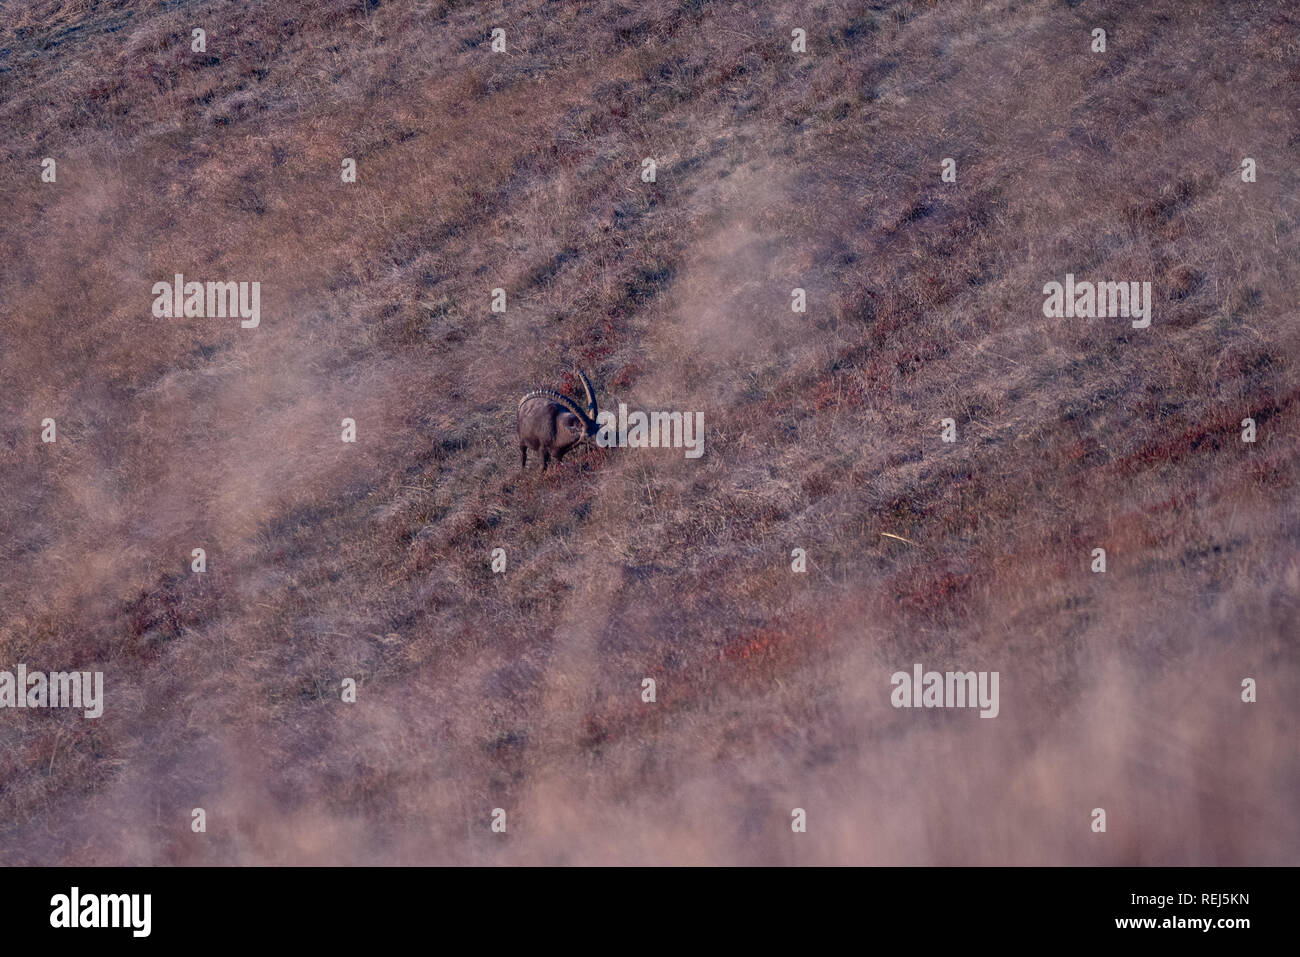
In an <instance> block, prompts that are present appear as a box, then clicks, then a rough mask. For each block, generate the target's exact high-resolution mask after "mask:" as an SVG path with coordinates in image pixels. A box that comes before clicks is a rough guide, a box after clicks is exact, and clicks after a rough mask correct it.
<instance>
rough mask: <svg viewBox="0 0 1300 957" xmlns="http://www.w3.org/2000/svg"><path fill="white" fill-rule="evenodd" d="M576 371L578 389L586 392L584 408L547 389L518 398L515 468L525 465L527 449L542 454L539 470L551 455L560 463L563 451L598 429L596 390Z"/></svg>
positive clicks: (574, 401) (573, 400) (563, 454)
mask: <svg viewBox="0 0 1300 957" xmlns="http://www.w3.org/2000/svg"><path fill="white" fill-rule="evenodd" d="M576 371H577V372H578V378H580V379H581V380H582V388H583V389H584V390H585V391H586V393H587V408H586V411H584V410H583V408H582V406H581V404H579V403H578V401H577V400H576V399H571V398H569V397H568V396H567V395H563V394H561V393H559V392H552V391H551V390H550V389H535V390H533V391H532V392H529V393H528V394H527V395H526V396H524V397H523V398H522V399H520V400H519V418H518V421H517V425H516V427H517V429H518V431H519V467H520V468H524V467H525V466H527V465H528V450H529V449H532V450H533V451H534V452H541V453H542V471H543V472H545V471H546V466H548V465H549V464H550V462H551V458H552V457H554V459H555V461H557V462H560V461H562V460H563V459H564V456H565V454H566V453H567V452H568V451H569V450H570V449H572V448H573V447H574V446H575V445H577V444H578V443H579V442H582V441H583V440H585V439H589V438H591V437H592V436H594V435H595V434H596V433H597V432H598V431H599V429H600V427H599V426H598V425H597V424H596V417H597V416H598V415H599V414H600V412H599V410H598V409H597V407H596V393H595V392H593V391H592V388H591V381H590V380H589V379H588V378H587V377H586V375H584V374H583V372H582V371H581V370H576Z"/></svg>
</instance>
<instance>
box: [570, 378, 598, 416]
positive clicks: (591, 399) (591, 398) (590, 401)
mask: <svg viewBox="0 0 1300 957" xmlns="http://www.w3.org/2000/svg"><path fill="white" fill-rule="evenodd" d="M573 371H574V372H576V373H578V378H579V379H581V380H582V387H583V388H584V389H586V390H587V414H588V415H589V416H591V420H592V421H593V422H594V421H595V420H596V416H597V415H599V414H600V412H599V410H598V409H597V408H596V393H595V392H594V391H593V390H592V388H591V380H590V379H588V378H587V376H586V374H585V373H584V372H583V371H582V370H581V369H579V368H578V367H577V366H574V367H573Z"/></svg>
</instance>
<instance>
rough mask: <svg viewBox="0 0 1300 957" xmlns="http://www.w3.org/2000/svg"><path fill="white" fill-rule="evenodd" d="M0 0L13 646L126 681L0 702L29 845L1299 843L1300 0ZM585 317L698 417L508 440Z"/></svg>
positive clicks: (2, 640) (758, 851) (3, 775)
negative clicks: (904, 707)
mask: <svg viewBox="0 0 1300 957" xmlns="http://www.w3.org/2000/svg"><path fill="white" fill-rule="evenodd" d="M13 6H14V7H16V9H14V10H12V11H9V10H7V11H6V14H5V15H4V16H5V17H7V19H5V20H0V51H2V52H0V128H3V129H4V130H5V131H6V135H5V137H4V138H3V140H2V141H0V160H2V166H0V168H3V169H4V170H5V173H4V175H3V176H2V177H0V207H2V208H3V209H5V210H6V216H5V219H4V221H3V224H0V308H2V309H3V315H4V323H3V326H0V346H2V349H0V382H3V383H4V386H3V392H0V430H2V431H0V484H2V486H3V488H4V490H5V495H4V496H3V499H0V527H3V528H4V529H5V534H4V536H3V537H0V667H8V668H12V667H13V665H15V664H16V663H18V662H25V663H26V664H27V665H28V666H29V667H30V668H33V669H37V668H46V669H51V670H54V669H62V668H70V667H81V668H85V669H91V670H93V669H102V670H103V671H104V672H105V680H106V688H107V709H106V714H105V716H104V717H103V718H102V719H100V720H98V721H85V720H84V719H82V718H80V717H79V716H74V715H71V714H65V713H59V712H46V713H31V712H4V713H2V714H0V835H2V836H3V838H4V840H3V841H2V842H0V846H2V847H3V848H4V850H3V852H0V860H3V861H5V862H8V863H33V862H41V863H46V862H55V861H57V862H89V863H105V864H106V863H236V862H238V863H287V862H295V863H340V862H342V863H357V862H371V861H383V862H403V863H417V862H418V863H428V862H489V861H490V862H567V863H576V862H584V863H585V862H631V861H646V862H711V863H718V862H765V863H796V862H836V863H843V862H863V863H1030V862H1036V863H1066V862H1073V863H1144V864H1145V863H1198V864H1210V863H1265V862H1268V863H1294V862H1295V861H1296V855H1297V851H1300V826H1298V825H1297V823H1296V822H1297V820H1298V819H1300V818H1298V817H1297V814H1296V810H1297V805H1296V794H1297V793H1300V789H1298V788H1297V785H1300V761H1298V759H1297V754H1296V751H1295V747H1294V740H1295V726H1296V718H1297V716H1298V714H1297V710H1298V709H1297V707H1296V705H1295V704H1294V702H1295V701H1296V700H1297V695H1298V694H1300V680H1298V679H1300V673H1298V672H1297V668H1296V663H1295V656H1294V648H1295V621H1296V613H1297V610H1298V606H1300V600H1298V598H1297V596H1298V595H1300V558H1298V557H1297V549H1296V543H1297V539H1298V538H1300V515H1297V507H1296V501H1297V496H1296V464H1297V455H1298V454H1300V442H1298V441H1297V440H1298V439H1300V414H1298V412H1300V410H1298V409H1297V404H1296V400H1297V397H1298V396H1300V380H1298V379H1297V368H1296V365H1297V356H1300V350H1298V347H1300V337H1298V335H1297V332H1298V329H1297V323H1296V289H1297V288H1300V285H1298V283H1297V279H1298V278H1300V276H1298V272H1300V269H1298V268H1297V266H1296V262H1295V256H1294V249H1295V241H1296V240H1295V237H1296V229H1297V226H1298V225H1300V221H1298V213H1300V210H1298V208H1297V207H1298V205H1300V189H1298V188H1297V187H1298V186H1300V182H1298V181H1297V174H1296V169H1297V165H1296V146H1297V139H1296V135H1295V130H1296V128H1297V124H1296V122H1295V121H1296V111H1297V106H1300V95H1298V94H1297V90H1300V84H1298V83H1297V80H1300V70H1298V68H1297V62H1298V61H1297V56H1296V54H1297V48H1298V45H1300V17H1298V16H1297V14H1296V13H1295V11H1294V10H1292V9H1290V8H1289V7H1288V5H1287V4H1285V3H1282V2H1280V0H1279V2H1271V3H1270V2H1262V3H1254V4H1248V5H1244V4H1238V5H1233V6H1232V7H1231V8H1229V7H1228V6H1227V5H1222V4H1217V3H1209V2H1203V3H1191V4H1189V3H1174V2H1172V0H1170V2H1156V3H1151V4H1142V5H1132V6H1134V7H1136V9H1130V8H1129V7H1128V6H1126V7H1125V8H1124V9H1123V12H1122V13H1121V12H1112V13H1093V12H1089V11H1088V10H1087V9H1086V8H1083V7H1079V8H1077V9H1076V8H1075V7H1074V5H1072V4H1067V3H1057V2H1047V0H1033V2H1011V0H1003V2H1000V3H991V4H983V3H980V4H975V3H945V4H939V3H927V2H889V3H879V4H872V5H866V4H860V3H850V2H829V3H824V4H817V5H815V6H814V7H812V8H809V7H808V6H806V5H803V4H795V3H771V4H766V5H764V6H763V8H762V9H761V10H758V9H755V8H754V7H753V5H750V4H727V3H720V2H703V0H685V2H682V3H679V4H675V5H673V4H658V5H654V4H652V5H644V6H638V5H623V4H619V3H616V2H610V0H593V2H591V3H586V4H582V5H557V4H546V3H541V2H535V0H534V2H523V0H521V2H514V0H506V2H504V3H502V4H492V5H483V4H458V3H436V2H416V3H405V4H402V3H360V2H352V0H349V2H342V0H335V2H319V3H311V2H284V3H276V4H266V5H260V6H258V5H255V7H254V9H253V10H252V12H249V11H248V10H247V9H246V6H245V5H243V4H234V3H226V2H206V3H205V2H198V3H169V4H156V3H143V2H137V0H119V2H110V3H92V2H80V3H71V2H48V3H42V2H29V3H25V4H14V5H13ZM498 25H500V26H505V27H506V29H507V37H508V43H509V47H510V52H509V54H508V55H505V56H494V55H491V54H490V53H489V52H488V51H487V47H486V41H487V39H488V36H489V34H490V31H491V29H492V28H493V27H494V26H498ZM1097 25H1100V26H1104V27H1105V28H1106V29H1107V31H1108V37H1109V44H1110V50H1109V52H1108V53H1107V54H1105V55H1104V56H1103V55H1094V54H1091V53H1089V52H1088V44H1087V39H1088V34H1089V31H1090V30H1091V28H1092V27H1093V26H1097ZM194 26H201V27H203V28H204V29H205V30H206V31H207V37H208V51H207V53H206V54H193V53H190V52H189V42H188V36H189V31H190V29H191V28H192V27H194ZM792 26H804V27H805V28H806V29H807V30H808V36H809V43H810V46H811V48H812V51H813V52H812V55H809V56H806V57H796V56H794V55H792V54H790V53H789V52H788V49H789V47H788V40H787V38H788V36H789V30H790V28H791V27H792ZM1247 155H1248V156H1252V157H1254V158H1255V159H1256V160H1257V161H1258V163H1259V170H1260V175H1259V181H1258V182H1256V183H1254V184H1243V183H1242V182H1241V181H1240V179H1239V177H1238V176H1237V175H1236V172H1235V170H1236V169H1237V167H1238V165H1239V163H1240V160H1241V158H1242V157H1243V156H1247ZM45 156H53V157H55V158H57V160H58V163H59V166H58V172H59V175H58V182H57V183H56V184H41V183H39V181H38V173H39V163H40V160H41V158H43V157H45ZM344 156H351V157H355V158H356V159H357V161H358V164H359V182H358V183H357V184H355V185H352V186H347V185H344V184H342V183H340V182H339V175H338V171H339V164H340V161H341V159H342V158H343V157H344ZM645 156H653V157H656V158H657V160H658V163H659V171H658V181H657V182H656V183H655V184H653V185H647V184H644V183H641V182H640V180H639V178H638V173H639V170H640V161H641V159H642V157H645ZM945 156H952V157H954V158H956V160H957V162H958V169H959V180H958V183H957V184H943V183H941V182H940V181H939V176H938V171H939V161H940V159H941V158H942V157H945ZM175 272H184V273H185V274H186V276H187V277H189V278H195V279H236V280H238V279H248V280H252V279H258V280H260V281H261V282H262V283H263V307H262V311H263V321H262V326H261V328H259V329H257V330H255V331H245V330H240V329H239V328H238V325H237V323H234V322H223V321H220V320H216V321H214V320H185V321H173V322H168V321H162V320H155V319H153V318H152V317H151V316H150V314H149V303H150V301H151V298H152V297H151V296H150V295H149V291H150V287H151V286H152V284H153V282H155V281H157V280H159V279H167V278H169V277H170V276H171V275H172V274H173V273H175ZM1067 272H1073V273H1075V274H1076V275H1078V276H1080V278H1090V277H1091V278H1104V279H1130V278H1131V279H1145V280H1149V281H1151V282H1152V286H1153V289H1154V292H1155V297H1156V302H1155V308H1154V322H1153V325H1152V327H1151V328H1150V329H1147V330H1143V331H1139V330H1133V329H1131V328H1129V326H1128V324H1127V322H1124V321H1122V320H1091V321H1089V320H1077V321H1070V320H1051V319H1045V318H1043V316H1042V312H1041V305H1042V295H1041V293H1040V289H1041V287H1042V284H1043V283H1044V282H1047V281H1049V280H1052V279H1056V280H1060V279H1061V278H1062V277H1063V276H1064V274H1065V273H1067ZM497 286H501V287H504V288H506V289H507V290H508V295H509V308H508V311H507V312H506V314H505V315H504V316H503V315H499V314H492V313H491V312H490V311H489V301H490V299H489V297H490V290H491V289H492V288H494V287H497ZM795 286H800V287H803V288H805V289H807V290H808V296H809V303H810V307H809V311H808V314H807V315H806V316H800V315H795V314H792V313H791V312H790V305H789V303H790V299H789V296H790V289H791V288H793V287H795ZM573 360H576V361H578V362H580V363H581V364H583V365H584V366H586V367H587V368H588V369H589V371H590V372H591V374H592V377H593V379H594V380H595V382H596V384H597V387H598V389H599V390H600V391H601V399H602V403H603V405H605V406H606V407H609V406H616V405H617V403H618V402H619V401H620V400H621V401H624V402H627V403H628V404H629V406H632V407H640V408H673V409H683V410H695V409H700V410H703V411H704V413H705V421H706V426H707V433H706V442H707V445H706V448H707V452H706V454H705V456H704V457H703V458H702V459H699V460H694V461H692V460H686V459H684V458H683V457H682V456H681V453H680V452H672V451H656V452H652V451H630V450H602V451H593V452H590V453H586V454H581V455H576V456H574V457H571V458H570V459H569V460H568V461H566V462H565V463H564V465H563V466H562V467H561V468H560V469H558V470H556V471H554V472H548V473H546V474H545V475H542V474H540V473H538V472H534V471H531V470H530V471H529V472H527V473H520V472H519V471H518V468H517V466H518V461H517V457H516V456H517V453H516V451H515V448H514V443H513V432H512V430H513V417H514V402H515V400H516V398H517V396H518V395H519V394H521V393H522V392H523V391H525V390H526V389H527V388H529V387H532V386H535V385H547V386H557V385H564V386H567V387H569V388H572V386H573V385H574V384H575V383H574V381H573V380H572V379H571V378H569V379H566V378H565V377H564V376H565V371H564V370H565V369H567V367H568V365H569V363H570V362H571V361H573ZM46 416H52V417H54V418H56V419H57V421H58V427H59V436H60V438H59V441H58V443H57V444H56V445H54V446H48V445H42V444H41V443H40V442H39V439H38V434H39V423H40V421H41V419H43V418H44V417H46ZM344 416H351V417H353V418H355V419H356V420H357V422H358V424H359V429H360V441H359V443H358V444H357V445H356V446H345V445H343V444H342V443H341V442H339V441H338V431H339V429H338V424H339V421H340V419H342V418H343V417H344ZM1247 416H1252V417H1254V418H1255V419H1256V421H1257V422H1258V423H1259V440H1258V442H1257V443H1256V444H1254V445H1253V446H1250V445H1244V444H1243V443H1241V442H1240V441H1238V437H1237V436H1238V429H1239V423H1240V421H1241V419H1242V418H1244V417H1247ZM948 417H951V418H954V419H955V420H956V421H957V423H958V430H959V436H960V441H959V442H958V443H957V444H955V445H945V444H943V443H941V442H940V441H939V422H940V420H941V419H943V418H948ZM891 536H895V538H891ZM898 539H903V540H905V542H906V543H905V542H904V541H900V540H898ZM196 545H202V546H203V547H205V548H206V549H207V551H208V555H209V571H208V573H207V574H206V575H205V576H202V577H199V576H194V575H191V574H190V573H189V571H188V555H189V552H190V549H191V548H193V547H194V546H196ZM1098 545H1102V546H1104V547H1105V548H1106V549H1107V552H1108V557H1109V570H1108V572H1107V574H1106V575H1104V576H1097V575H1093V574H1091V573H1090V572H1089V571H1088V561H1089V552H1090V551H1091V549H1092V548H1093V547H1096V546H1098ZM498 546H500V547H504V548H506V549H507V552H508V555H509V570H508V572H507V574H506V575H504V576H500V575H496V576H494V575H493V574H491V571H490V569H489V564H488V563H489V555H490V552H491V550H492V549H493V548H494V547H498ZM794 547H802V548H805V549H807V551H808V555H809V569H808V574H807V575H794V574H791V573H790V570H789V561H790V559H789V555H790V551H791V549H792V548H794ZM913 661H922V662H924V663H925V664H926V665H927V667H934V668H938V669H943V668H945V667H961V668H962V669H984V668H987V669H990V670H998V671H1000V673H1001V675H1002V689H1003V702H1002V714H1001V716H1000V717H999V718H998V719H997V720H995V721H979V720H969V719H972V718H974V715H973V714H969V713H956V714H954V713H947V712H918V711H894V710H892V709H890V708H889V706H888V697H887V695H888V691H889V684H888V676H889V674H890V673H891V672H893V671H895V670H898V669H900V668H901V669H907V668H909V667H910V665H911V663H912V662H913ZM645 675H653V676H655V677H656V678H657V679H658V682H659V688H660V700H659V703H658V704H657V705H655V706H646V705H643V704H641V702H640V697H639V694H640V684H641V678H642V677H643V676H645ZM1245 675H1251V676H1254V677H1256V678H1257V679H1258V680H1259V682H1260V687H1261V692H1260V701H1259V703H1258V704H1256V705H1254V706H1246V705H1242V704H1241V703H1240V702H1239V700H1238V685H1239V682H1240V679H1241V677H1243V676H1245ZM345 676H348V677H354V678H356V679H357V680H358V682H359V684H360V686H361V691H360V699H359V702H358V703H357V704H356V705H355V706H348V705H344V704H342V703H341V702H340V701H339V700H338V687H339V681H340V679H341V678H342V677H345ZM196 806H202V807H204V808H206V809H207V811H208V818H209V831H208V833H207V834H206V835H201V836H200V835H193V834H191V833H190V832H189V829H188V824H189V810H190V809H191V808H192V807H196ZM794 806H801V807H805V808H807V809H808V810H809V817H810V823H811V828H810V833H809V834H808V835H803V836H799V837H795V836H792V835H790V833H789V825H788V822H789V809H790V808H791V807H794ZM1096 806H1104V807H1106V808H1107V809H1108V814H1109V815H1110V821H1111V830H1110V833H1109V834H1107V835H1106V836H1104V837H1101V836H1097V835H1092V834H1090V833H1089V831H1088V829H1087V825H1088V816H1087V815H1088V812H1089V811H1090V810H1091V808H1093V807H1096ZM493 807H505V808H507V809H508V810H509V811H510V814H511V818H510V833H509V835H508V836H507V837H506V838H502V837H501V836H499V835H493V834H491V833H489V831H488V829H487V818H488V814H489V812H490V810H491V808H493Z"/></svg>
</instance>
